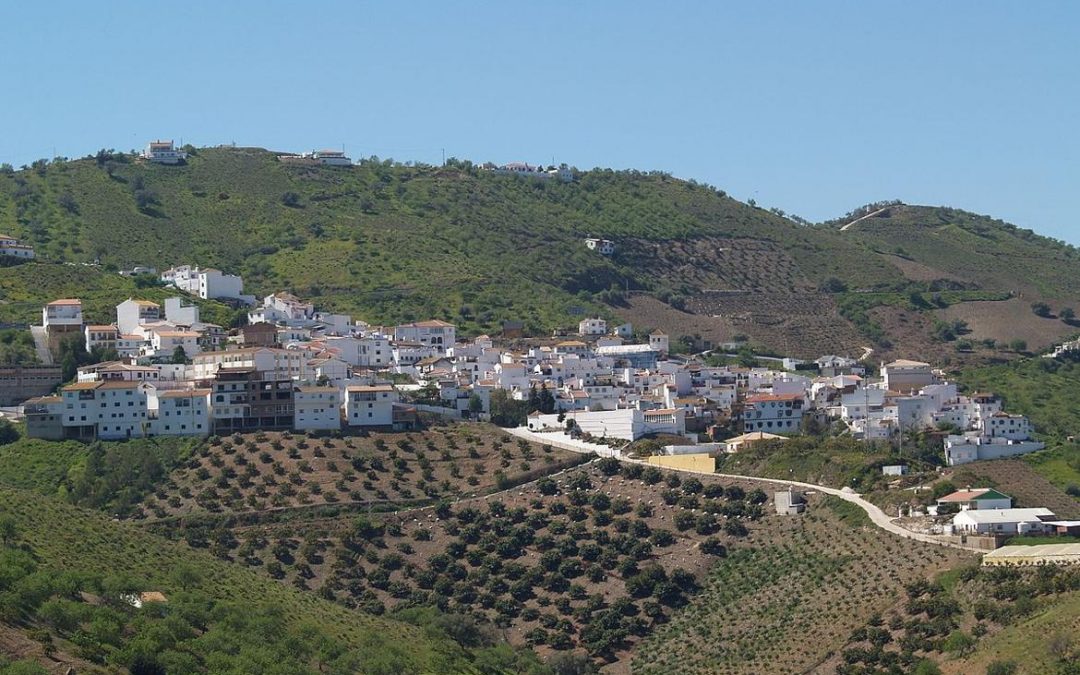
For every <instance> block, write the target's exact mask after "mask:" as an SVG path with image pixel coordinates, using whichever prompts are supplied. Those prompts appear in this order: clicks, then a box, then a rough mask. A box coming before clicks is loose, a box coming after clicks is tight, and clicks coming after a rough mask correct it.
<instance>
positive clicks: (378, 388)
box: [345, 384, 394, 391]
mask: <svg viewBox="0 0 1080 675" xmlns="http://www.w3.org/2000/svg"><path fill="white" fill-rule="evenodd" d="M345 390H346V391H394V385H392V384H375V385H359V384H354V385H350V386H348V387H346V388H345Z"/></svg>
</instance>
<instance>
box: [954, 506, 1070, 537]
mask: <svg viewBox="0 0 1080 675" xmlns="http://www.w3.org/2000/svg"><path fill="white" fill-rule="evenodd" d="M1054 518H1055V517H1054V512H1053V511H1051V510H1050V509H1043V508H1037V509H976V510H968V511H961V512H960V513H958V514H956V515H955V516H953V520H952V527H953V532H955V533H957V534H982V535H988V534H1005V535H1008V534H1040V533H1043V532H1048V531H1050V526H1049V525H1048V524H1046V523H1045V522H1044V521H1050V520H1054Z"/></svg>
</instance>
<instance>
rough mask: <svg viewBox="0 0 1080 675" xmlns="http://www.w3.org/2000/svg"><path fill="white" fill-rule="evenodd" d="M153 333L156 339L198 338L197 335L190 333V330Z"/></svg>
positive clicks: (157, 331)
mask: <svg viewBox="0 0 1080 675" xmlns="http://www.w3.org/2000/svg"><path fill="white" fill-rule="evenodd" d="M154 333H155V334H156V335H157V336H158V337H189V338H197V337H199V334H198V333H195V332H193V331H190V330H156V331H154Z"/></svg>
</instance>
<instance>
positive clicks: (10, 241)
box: [0, 234, 34, 260]
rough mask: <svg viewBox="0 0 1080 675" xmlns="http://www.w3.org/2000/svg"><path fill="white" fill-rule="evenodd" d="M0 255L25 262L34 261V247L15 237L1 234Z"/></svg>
mask: <svg viewBox="0 0 1080 675" xmlns="http://www.w3.org/2000/svg"><path fill="white" fill-rule="evenodd" d="M0 255H3V256H7V257H9V258H21V259H23V260H33V259H34V247H33V246H30V245H29V244H24V243H22V242H20V241H19V240H18V239H15V238H14V237H9V236H7V235H6V234H0Z"/></svg>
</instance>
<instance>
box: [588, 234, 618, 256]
mask: <svg viewBox="0 0 1080 675" xmlns="http://www.w3.org/2000/svg"><path fill="white" fill-rule="evenodd" d="M585 248H587V249H589V250H590V251H596V252H597V253H599V254H600V255H615V242H613V241H611V240H610V239H600V238H599V237H585Z"/></svg>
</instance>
